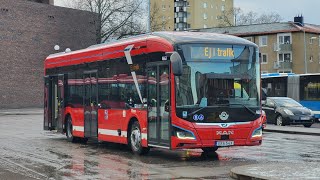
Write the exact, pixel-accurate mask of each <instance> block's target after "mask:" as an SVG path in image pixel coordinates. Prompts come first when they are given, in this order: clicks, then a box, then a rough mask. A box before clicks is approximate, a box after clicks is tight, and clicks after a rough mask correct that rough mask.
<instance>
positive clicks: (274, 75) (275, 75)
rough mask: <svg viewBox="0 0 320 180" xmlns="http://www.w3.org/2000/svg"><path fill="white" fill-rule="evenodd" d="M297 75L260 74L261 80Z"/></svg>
mask: <svg viewBox="0 0 320 180" xmlns="http://www.w3.org/2000/svg"><path fill="white" fill-rule="evenodd" d="M294 75H297V74H295V73H266V74H261V78H269V77H270V78H271V77H287V76H294Z"/></svg>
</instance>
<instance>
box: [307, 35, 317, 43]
mask: <svg viewBox="0 0 320 180" xmlns="http://www.w3.org/2000/svg"><path fill="white" fill-rule="evenodd" d="M315 39H317V37H311V38H310V40H309V41H310V44H313V40H315Z"/></svg>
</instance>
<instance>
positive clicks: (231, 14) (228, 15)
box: [218, 7, 242, 27]
mask: <svg viewBox="0 0 320 180" xmlns="http://www.w3.org/2000/svg"><path fill="white" fill-rule="evenodd" d="M241 13H242V10H241V9H240V8H237V7H235V8H231V9H229V10H227V11H223V12H222V14H221V15H220V16H219V17H218V18H219V26H220V27H224V26H236V25H237V20H238V19H239V16H240V14H241Z"/></svg>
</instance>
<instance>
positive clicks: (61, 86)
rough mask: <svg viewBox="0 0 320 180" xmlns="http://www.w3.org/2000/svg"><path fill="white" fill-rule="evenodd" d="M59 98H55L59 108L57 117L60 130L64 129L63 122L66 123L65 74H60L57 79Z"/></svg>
mask: <svg viewBox="0 0 320 180" xmlns="http://www.w3.org/2000/svg"><path fill="white" fill-rule="evenodd" d="M56 88H57V89H56V91H57V98H56V100H55V107H56V108H57V109H56V111H57V113H56V114H55V117H56V119H57V128H56V129H57V130H58V132H62V131H63V124H64V88H65V81H64V75H59V76H58V79H57V87H56Z"/></svg>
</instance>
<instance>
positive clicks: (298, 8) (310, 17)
mask: <svg viewBox="0 0 320 180" xmlns="http://www.w3.org/2000/svg"><path fill="white" fill-rule="evenodd" d="M63 1H64V0H55V4H56V5H63V3H62V2H63ZM68 1H72V0H68ZM234 6H235V7H240V8H241V9H242V10H244V11H245V12H248V11H254V12H257V13H271V12H275V13H278V14H280V16H281V17H283V21H284V22H287V21H293V17H294V16H296V15H299V14H302V15H303V16H304V20H305V22H306V23H310V24H318V25H320V0H234Z"/></svg>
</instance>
